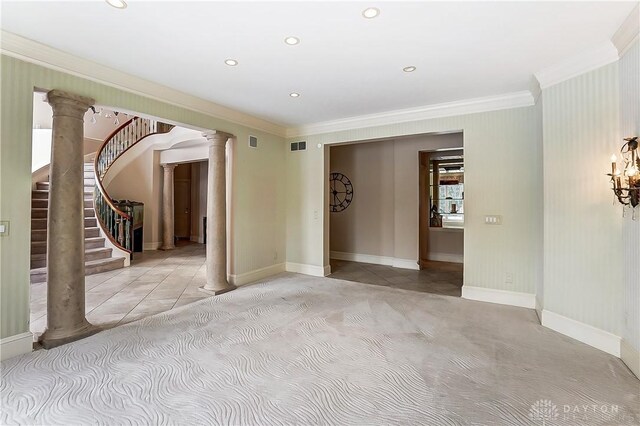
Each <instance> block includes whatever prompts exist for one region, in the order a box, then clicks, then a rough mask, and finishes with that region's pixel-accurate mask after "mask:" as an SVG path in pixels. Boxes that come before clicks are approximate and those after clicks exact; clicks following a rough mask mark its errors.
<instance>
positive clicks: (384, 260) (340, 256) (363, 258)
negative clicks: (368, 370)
mask: <svg viewBox="0 0 640 426" xmlns="http://www.w3.org/2000/svg"><path fill="white" fill-rule="evenodd" d="M329 256H330V257H331V259H337V260H348V261H350V262H360V263H372V264H374V265H386V266H391V265H393V257H388V256H376V255H373V254H360V253H345V252H343V251H332V252H331V253H329Z"/></svg>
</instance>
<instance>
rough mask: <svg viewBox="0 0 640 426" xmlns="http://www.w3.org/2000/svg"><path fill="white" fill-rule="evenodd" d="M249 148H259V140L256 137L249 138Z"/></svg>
mask: <svg viewBox="0 0 640 426" xmlns="http://www.w3.org/2000/svg"><path fill="white" fill-rule="evenodd" d="M249 146H250V147H251V148H257V147H258V138H257V137H255V136H249Z"/></svg>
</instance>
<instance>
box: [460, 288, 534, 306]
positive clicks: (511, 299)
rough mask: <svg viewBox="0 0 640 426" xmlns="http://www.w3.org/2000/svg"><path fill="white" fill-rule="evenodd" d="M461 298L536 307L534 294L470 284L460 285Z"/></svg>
mask: <svg viewBox="0 0 640 426" xmlns="http://www.w3.org/2000/svg"><path fill="white" fill-rule="evenodd" d="M462 298H463V299H469V300H477V301H480V302H491V303H498V304H500V305H511V306H519V307H521V308H529V309H535V307H536V296H535V294H530V293H520V292H517V291H507V290H496V289H493V288H484V287H474V286H470V285H463V286H462Z"/></svg>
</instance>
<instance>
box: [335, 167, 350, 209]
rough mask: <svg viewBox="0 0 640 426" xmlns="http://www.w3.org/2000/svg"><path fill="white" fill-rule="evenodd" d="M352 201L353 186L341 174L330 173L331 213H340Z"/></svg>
mask: <svg viewBox="0 0 640 426" xmlns="http://www.w3.org/2000/svg"><path fill="white" fill-rule="evenodd" d="M351 200H353V185H352V184H351V181H350V180H349V178H348V177H346V176H345V175H343V174H342V173H331V175H330V176H329V205H330V206H331V211H332V212H341V211H343V210H344V209H346V208H347V207H349V204H351Z"/></svg>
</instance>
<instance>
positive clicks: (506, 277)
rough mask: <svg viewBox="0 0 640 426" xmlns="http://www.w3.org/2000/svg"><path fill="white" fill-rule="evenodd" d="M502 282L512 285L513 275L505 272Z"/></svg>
mask: <svg viewBox="0 0 640 426" xmlns="http://www.w3.org/2000/svg"><path fill="white" fill-rule="evenodd" d="M504 282H505V283H507V284H512V283H513V274H512V273H511V272H507V273H506V274H505V275H504Z"/></svg>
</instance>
